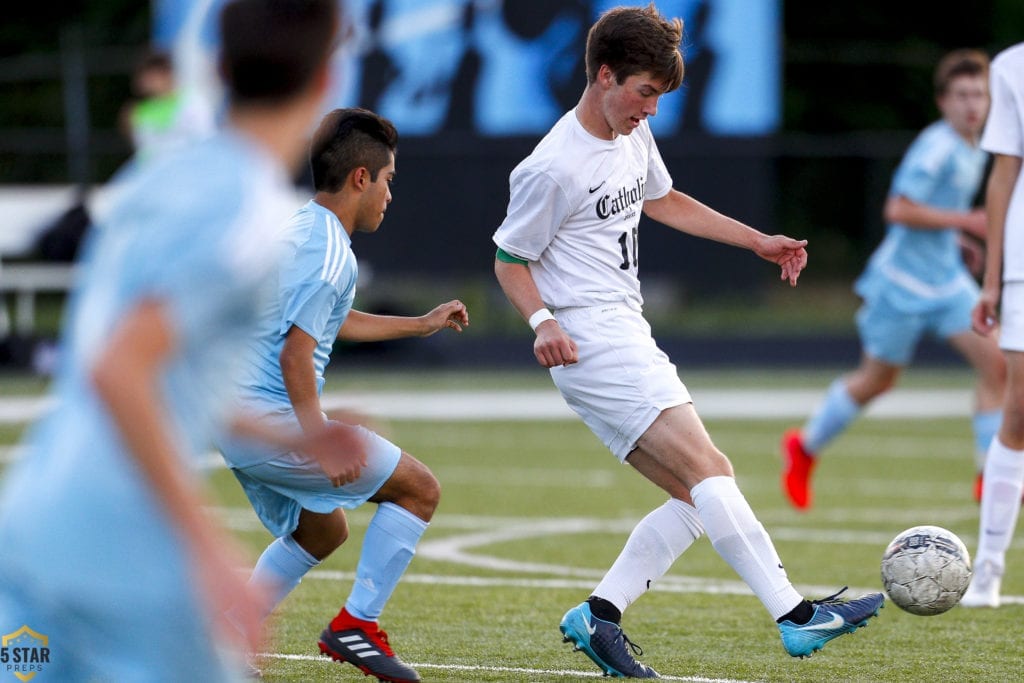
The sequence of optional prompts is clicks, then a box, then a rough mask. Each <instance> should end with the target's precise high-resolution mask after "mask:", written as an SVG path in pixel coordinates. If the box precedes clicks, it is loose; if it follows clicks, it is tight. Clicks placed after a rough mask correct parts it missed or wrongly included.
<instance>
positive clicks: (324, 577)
mask: <svg viewBox="0 0 1024 683" xmlns="http://www.w3.org/2000/svg"><path fill="white" fill-rule="evenodd" d="M217 512H218V514H219V516H220V518H221V519H222V520H224V522H225V524H226V525H227V526H228V527H230V528H231V529H233V530H235V531H254V530H258V529H260V528H262V527H261V526H260V524H259V521H258V520H257V518H256V515H255V513H253V512H252V510H251V509H247V508H218V509H217ZM351 521H352V522H354V524H353V526H360V524H359V522H358V521H357V520H355V519H353V520H351ZM635 524H636V520H635V519H597V518H588V517H549V518H538V519H523V518H514V517H513V518H507V517H488V516H473V515H452V516H445V515H439V516H438V517H437V518H435V520H434V522H433V526H435V527H436V528H437V529H439V530H440V529H445V530H452V529H458V530H459V532H457V533H454V534H450V535H446V536H442V537H440V538H431V537H430V536H429V535H428V536H427V537H426V538H424V539H423V540H422V541H421V542H420V544H419V545H418V546H417V548H416V555H417V556H418V557H420V558H422V559H427V560H433V561H436V562H445V563H448V564H454V565H459V566H461V567H465V568H468V569H480V570H484V571H501V572H509V573H512V574H516V576H508V577H502V576H475V575H465V574H464V575H441V574H418V573H411V574H407V575H405V576H404V577H403V578H402V581H403V582H406V583H410V584H424V585H435V586H442V585H444V586H461V587H467V588H489V587H501V588H520V589H528V590H537V589H541V590H545V589H547V590H556V589H574V590H580V591H589V590H591V589H593V587H594V585H595V584H596V583H597V582H598V581H600V579H601V577H602V576H604V573H605V571H606V570H605V569H603V568H601V569H598V568H587V567H576V566H571V565H563V564H555V563H546V562H525V561H520V560H515V559H511V558H508V557H499V556H496V555H491V554H487V552H486V550H485V548H486V546H489V545H492V544H496V543H504V542H508V541H518V540H524V539H528V538H541V537H551V536H563V535H564V536H571V535H573V534H582V533H607V534H609V535H615V536H624V535H625V534H627V533H629V531H630V530H631V529H632V528H633V526H634V525H635ZM769 533H770V534H771V536H772V538H773V539H775V540H776V541H791V542H801V543H816V544H823V545H829V546H835V545H870V546H873V547H876V548H880V549H881V548H885V546H886V545H887V544H888V543H889V541H891V540H892V535H891V534H889V533H887V532H875V531H851V530H847V529H801V528H795V527H774V526H773V527H771V528H770V530H769ZM963 540H964V542H965V543H967V544H968V545H971V546H973V545H974V544H975V539H974V538H973V537H971V536H967V535H965V536H963ZM879 552H881V551H879ZM551 577H557V578H551ZM306 578H308V579H310V580H319V581H344V582H350V581H354V580H355V574H354V573H352V572H342V571H337V570H330V569H314V570H313V571H311V572H310V573H309V574H307V575H306ZM797 588H798V589H799V590H800V591H801V592H802V593H803V594H805V595H808V596H811V597H812V598H814V597H822V596H825V595H830V594H831V593H834V592H835V591H836V590H837V589H838V588H839V586H835V585H824V584H817V585H816V584H800V585H798V586H797ZM651 590H653V591H659V592H666V593H703V594H711V595H746V596H750V597H753V595H752V593H751V592H750V588H749V587H748V586H747V585H746V584H745V583H743V582H742V581H739V580H736V579H731V578H704V577H694V576H684V575H681V574H678V573H676V574H672V573H670V574H667V575H665V576H663V577H662V578H661V579H659V580H658V582H657V583H655V584H653V585H652V586H651ZM877 590H879V587H878V586H850V587H849V593H848V594H849V595H851V596H858V595H864V594H866V593H872V592H875V591H877ZM1002 600H1003V602H1004V603H1005V604H1022V605H1024V596H1014V595H1004V596H1002Z"/></svg>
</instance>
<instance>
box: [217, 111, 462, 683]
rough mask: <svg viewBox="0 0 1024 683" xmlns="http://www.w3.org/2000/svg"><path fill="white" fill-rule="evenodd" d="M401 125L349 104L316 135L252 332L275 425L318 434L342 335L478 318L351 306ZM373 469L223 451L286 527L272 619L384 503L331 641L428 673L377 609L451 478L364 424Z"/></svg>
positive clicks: (272, 525)
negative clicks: (356, 520)
mask: <svg viewBox="0 0 1024 683" xmlns="http://www.w3.org/2000/svg"><path fill="white" fill-rule="evenodd" d="M397 144H398V134H397V132H396V131H395V128H394V126H393V125H392V124H391V122H390V121H388V120H386V119H383V118H381V117H379V116H377V115H376V114H374V113H372V112H370V111H367V110H364V109H338V110H335V111H332V112H331V113H329V114H328V115H327V116H325V117H324V120H323V121H322V122H321V124H320V126H319V128H318V129H317V131H316V133H315V134H314V136H313V143H312V148H311V152H310V160H311V165H312V170H313V183H314V186H315V187H316V190H317V192H316V195H315V196H314V198H313V199H312V200H310V201H309V202H308V203H307V204H306V205H305V206H304V207H302V209H301V210H299V212H298V213H296V214H295V216H294V217H293V218H292V220H291V221H290V222H289V223H288V225H287V226H286V227H285V228H284V229H283V237H284V241H285V242H286V244H287V248H286V253H285V255H284V258H283V259H282V260H281V261H280V265H279V272H278V280H277V285H278V287H277V291H276V294H275V296H274V297H273V298H272V299H271V301H270V302H269V303H268V305H267V306H266V307H265V308H264V309H263V311H262V314H261V319H260V321H261V322H260V331H259V334H258V335H257V336H256V337H254V340H253V345H254V346H255V348H256V354H255V356H254V359H255V362H253V363H251V364H249V365H248V366H247V368H246V370H245V373H244V378H243V381H242V387H243V388H242V401H243V405H244V408H245V410H246V411H247V412H254V413H256V414H260V415H264V416H265V419H266V420H267V421H269V422H271V423H273V424H279V425H281V426H283V427H286V428H294V429H302V430H305V431H307V432H311V433H316V432H318V431H320V430H322V429H323V427H324V424H325V423H326V422H327V418H326V416H325V415H324V413H323V411H322V410H321V407H320V393H321V391H322V389H323V385H324V369H325V367H326V366H327V363H328V361H329V359H330V353H331V348H332V346H333V345H334V342H335V340H337V339H339V338H340V339H346V340H350V341H380V340H385V339H397V338H400V337H411V336H427V335H431V334H434V333H435V332H437V331H439V330H442V329H445V328H451V329H454V330H456V331H461V330H462V327H463V326H465V325H467V324H468V323H469V317H468V315H467V313H466V307H465V306H464V305H463V304H462V302H460V301H450V302H448V303H445V304H442V305H440V306H438V307H437V308H435V309H434V310H432V311H430V312H429V313H427V314H426V315H423V316H420V317H404V316H380V315H371V314H368V313H363V312H361V311H356V310H352V303H353V301H354V299H355V293H356V280H357V275H358V266H357V264H356V257H355V254H354V252H353V251H352V245H351V235H352V233H353V232H357V231H358V232H369V233H372V232H375V231H376V230H377V228H378V227H380V224H381V221H382V220H383V219H384V212H385V211H386V210H387V207H388V204H389V203H390V202H391V189H390V188H391V182H392V180H393V179H394V176H395V148H396V145H397ZM354 429H358V430H359V432H360V433H361V435H362V438H363V439H364V440H365V442H366V444H367V454H368V455H367V461H366V466H365V467H364V468H363V469H362V471H361V472H360V474H359V476H358V478H356V479H355V480H354V481H345V480H340V479H337V478H331V477H329V476H325V474H324V471H326V472H327V473H328V474H330V473H331V471H330V464H329V463H328V464H326V465H325V466H324V467H323V470H324V471H321V468H319V467H317V466H316V464H315V463H309V462H308V461H307V460H306V459H304V458H301V457H298V456H296V455H295V454H294V453H291V452H288V451H287V450H286V449H285V450H282V449H274V448H267V447H264V446H261V445H260V444H258V443H252V442H242V441H237V440H231V441H227V442H225V443H223V444H222V445H221V450H222V451H223V453H224V457H225V458H226V459H227V461H228V463H229V464H230V465H231V467H232V470H233V471H234V473H235V476H236V477H237V478H238V481H239V482H240V483H241V484H242V488H243V489H245V493H246V495H247V496H248V497H249V500H250V501H251V502H252V504H253V507H254V508H255V510H256V512H257V514H258V515H259V517H260V519H261V520H262V521H263V524H264V526H266V528H267V529H268V530H269V531H270V532H271V533H272V534H273V535H274V536H275V537H276V540H275V541H274V542H273V543H271V544H270V546H268V547H267V549H266V550H265V551H264V552H263V555H262V556H261V557H260V560H259V562H258V563H257V565H256V568H255V570H254V572H253V578H254V580H255V581H257V582H259V583H265V584H267V585H269V586H270V587H271V589H272V595H271V599H270V601H269V602H268V603H266V605H265V611H264V616H266V615H267V614H269V613H270V612H271V611H272V610H273V608H274V607H275V606H276V605H277V604H278V603H280V602H281V600H283V599H284V598H285V596H286V595H287V594H288V593H289V592H291V590H292V589H293V588H295V586H297V585H298V583H299V581H301V579H302V577H303V576H305V574H306V573H307V572H308V571H309V570H310V569H312V568H313V567H315V566H316V565H317V564H319V563H320V561H322V560H324V559H325V558H326V557H327V556H328V555H330V554H331V553H332V552H333V551H334V550H335V549H336V548H338V547H339V546H340V545H341V544H342V543H344V542H345V540H346V538H347V537H348V523H347V520H346V517H345V512H344V509H345V508H354V507H358V506H359V505H362V504H363V503H365V502H367V501H372V502H374V503H377V504H378V508H377V512H376V514H375V515H374V516H373V519H372V520H371V521H370V525H369V527H368V528H367V530H366V537H365V539H364V541H363V547H362V553H361V555H360V558H359V565H358V567H357V569H356V580H355V585H354V586H353V588H352V592H351V594H350V595H349V597H348V600H347V601H346V603H345V606H344V607H343V608H342V609H341V611H340V612H339V613H338V615H337V616H336V617H335V618H334V619H333V620H332V621H331V623H330V625H329V626H328V627H327V628H326V629H324V631H323V633H322V634H321V636H320V643H319V646H320V649H321V651H323V652H324V653H325V654H328V655H330V656H332V657H333V658H334V659H337V660H340V661H348V662H351V663H352V664H354V665H355V666H357V667H359V668H360V669H362V670H363V671H364V672H366V673H367V674H370V675H374V676H377V677H379V678H380V679H381V680H387V681H399V682H401V681H418V680H419V676H418V675H417V673H416V671H415V670H413V669H412V668H411V667H409V666H407V665H406V664H404V663H403V662H402V661H401V660H400V659H399V658H398V657H397V656H395V654H394V652H393V650H392V649H391V647H390V646H389V645H388V641H387V634H386V633H385V632H384V631H382V630H380V628H379V625H378V618H379V617H380V614H381V612H382V611H383V609H384V605H385V603H386V602H387V600H388V598H389V597H390V596H391V594H392V592H393V591H394V589H395V586H396V585H397V583H398V581H399V579H400V578H401V576H402V574H403V573H404V572H405V569H406V567H407V566H408V565H409V562H410V561H411V560H412V556H413V553H414V552H415V548H416V544H417V542H418V541H419V539H420V537H421V536H422V535H423V532H424V531H426V529H427V525H428V523H429V521H430V519H431V517H432V516H433V514H434V510H435V508H436V507H437V503H438V501H439V499H440V485H439V484H438V482H437V480H436V479H435V478H434V475H433V474H431V472H430V470H429V469H427V467H426V466H425V465H423V464H422V463H421V462H419V461H418V460H416V459H415V458H413V457H412V456H411V455H409V454H408V453H403V452H402V451H401V449H400V448H399V447H398V446H396V445H394V444H392V443H390V442H389V441H387V440H386V439H384V438H383V437H381V436H378V435H377V434H375V433H374V432H372V431H370V430H367V429H365V428H361V427H359V428H354Z"/></svg>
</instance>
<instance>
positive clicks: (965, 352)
mask: <svg viewBox="0 0 1024 683" xmlns="http://www.w3.org/2000/svg"><path fill="white" fill-rule="evenodd" d="M987 72H988V58H987V57H986V56H985V54H984V53H982V52H978V51H977V50H955V51H953V52H951V53H949V54H948V55H946V56H945V57H943V59H942V60H941V61H940V62H939V64H938V65H937V66H936V68H935V79H934V80H935V102H936V104H937V105H938V108H939V111H940V112H941V114H942V118H941V119H940V120H939V121H936V122H935V123H933V124H931V125H930V126H928V127H927V128H925V129H924V131H922V132H921V134H920V135H918V136H917V138H916V139H915V140H914V142H913V144H911V146H910V148H909V149H908V150H907V152H906V154H905V155H904V157H903V160H902V161H901V162H900V165H899V167H898V168H897V169H896V173H895V175H894V176H893V181H892V187H891V189H890V190H889V197H888V199H887V200H886V203H885V220H886V222H887V223H888V228H887V230H886V234H885V239H884V240H883V241H882V243H881V244H880V245H879V246H878V248H877V249H876V250H875V252H874V254H872V256H871V260H870V261H869V262H868V266H867V268H866V269H865V271H864V273H863V274H862V275H861V276H860V278H859V279H858V280H857V282H856V284H855V285H854V289H855V290H856V292H857V294H859V295H860V296H861V297H862V298H863V300H864V304H863V306H862V307H861V309H860V311H858V313H857V329H858V331H859V333H860V338H861V345H862V347H863V358H862V359H861V362H860V366H859V367H858V368H857V369H856V370H854V371H853V372H851V373H849V374H848V375H846V376H844V377H840V378H838V379H836V380H835V381H834V382H833V383H832V385H831V386H830V387H829V390H828V393H827V394H826V396H825V400H824V401H823V402H822V404H821V405H820V406H819V407H818V408H817V409H816V411H815V412H814V414H813V415H812V416H811V418H810V419H809V420H808V421H807V424H806V425H804V427H803V429H801V430H797V429H792V430H789V431H788V432H786V434H785V435H784V436H783V438H782V452H783V460H784V462H785V466H784V470H783V474H782V490H783V492H784V493H785V495H786V498H787V500H789V502H790V503H791V504H792V505H793V507H795V508H796V509H798V510H805V509H807V508H809V507H810V506H811V503H812V492H811V474H812V472H813V470H814V466H815V465H816V463H817V462H818V456H819V455H820V453H821V451H822V449H823V448H824V447H825V446H827V445H828V444H829V443H831V441H832V440H833V439H835V438H836V437H837V436H839V435H840V434H841V433H842V432H843V431H844V430H845V429H846V428H847V427H848V426H849V425H850V423H852V422H853V420H855V419H856V418H857V416H858V415H859V414H860V411H861V410H862V409H863V408H864V407H865V406H867V405H868V404H869V403H870V402H871V401H873V400H874V399H876V398H877V397H878V396H880V395H882V394H884V393H885V392H886V391H888V390H889V389H890V388H892V386H893V385H894V384H895V383H896V380H897V379H898V378H899V376H900V373H901V372H902V370H903V368H904V367H906V366H907V364H908V363H910V360H911V358H912V357H913V354H914V350H915V349H916V348H917V345H918V343H919V342H920V340H921V338H922V337H923V336H924V335H926V334H931V335H933V336H935V337H938V338H940V339H943V340H945V341H947V342H948V343H949V344H950V345H951V346H952V347H953V348H954V349H956V350H957V351H958V352H959V353H960V354H961V355H962V356H963V357H964V358H965V359H966V360H967V361H968V362H969V363H970V364H971V366H973V368H974V370H975V372H976V373H977V376H978V378H977V382H976V389H975V406H974V417H973V420H972V424H973V429H974V440H975V448H974V452H975V459H976V463H977V469H978V481H977V483H976V487H975V488H976V493H975V495H976V497H978V498H980V493H981V468H982V466H983V465H984V459H985V452H986V451H987V450H988V447H989V444H990V443H991V442H992V437H993V436H994V435H995V433H996V430H997V429H998V428H999V420H1000V412H999V406H1000V405H1001V403H1002V400H1003V391H1004V388H1005V384H1006V366H1005V363H1004V361H1003V356H1002V354H1001V353H1000V352H999V348H998V345H997V344H996V342H995V341H994V340H993V339H986V338H984V337H979V336H978V335H976V334H974V333H973V332H971V308H972V307H973V306H974V304H975V303H976V302H977V299H978V286H977V283H975V281H974V278H973V277H972V276H971V274H970V273H969V272H968V270H967V267H966V266H965V265H964V261H963V259H962V258H961V252H960V246H959V242H958V238H959V237H960V233H961V231H963V232H964V233H966V234H968V235H970V236H971V237H973V238H977V239H980V240H984V239H985V212H984V210H983V209H973V210H972V209H971V202H972V200H973V199H974V195H975V194H976V193H977V191H978V187H979V185H980V184H981V178H982V175H983V173H984V169H985V163H986V159H987V155H986V154H985V152H984V151H983V150H982V149H980V148H979V147H978V137H979V135H980V134H981V128H982V126H983V125H984V123H985V114H986V112H987V111H988V84H987V82H986V78H987V75H988V74H987Z"/></svg>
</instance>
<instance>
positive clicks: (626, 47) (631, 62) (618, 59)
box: [586, 3, 683, 92]
mask: <svg viewBox="0 0 1024 683" xmlns="http://www.w3.org/2000/svg"><path fill="white" fill-rule="evenodd" d="M682 39H683V21H682V19H678V18H676V19H672V20H668V19H665V18H664V17H663V16H661V14H659V13H658V10H657V8H656V7H655V6H654V3H651V4H650V5H648V6H647V7H616V8H614V9H610V10H608V11H607V12H605V13H604V14H602V15H601V17H600V18H599V19H598V20H597V22H596V23H595V24H594V25H593V26H591V27H590V32H589V33H588V34H587V52H586V62H587V83H593V82H594V81H595V80H597V72H598V71H599V70H600V69H601V65H602V64H607V65H608V67H609V68H610V69H611V70H612V73H613V74H615V80H616V82H618V83H622V82H623V81H625V80H626V79H627V78H629V77H630V76H633V75H635V74H638V73H643V72H647V73H649V74H650V75H651V76H652V77H654V78H656V79H657V80H659V81H662V82H663V83H664V84H665V86H666V92H670V91H672V90H675V89H676V88H678V87H679V86H680V85H681V84H682V82H683V55H682V53H680V52H679V43H680V42H681V41H682Z"/></svg>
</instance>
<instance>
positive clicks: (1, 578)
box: [0, 0, 355, 681]
mask: <svg viewBox="0 0 1024 683" xmlns="http://www.w3.org/2000/svg"><path fill="white" fill-rule="evenodd" d="M337 26H338V17H337V3H336V2H335V0H236V1H234V2H230V3H228V4H227V5H226V6H225V8H224V10H223V12H222V14H221V45H222V50H221V60H220V65H221V73H222V75H223V76H224V79H225V81H226V83H225V86H226V90H227V93H228V96H229V106H228V111H227V120H228V123H227V127H226V129H225V130H223V131H221V132H219V133H217V134H215V135H213V136H212V137H210V138H207V139H204V140H202V141H201V142H197V143H194V144H186V145H184V146H182V147H181V148H177V149H175V150H174V151H168V152H167V154H166V155H161V156H160V157H159V158H156V159H153V160H152V161H151V162H150V163H148V164H143V165H141V166H137V167H136V168H134V169H133V170H131V171H129V172H128V173H127V174H126V175H125V176H124V177H122V178H121V180H120V183H119V186H118V187H117V188H116V189H115V190H114V192H115V198H114V199H113V200H112V203H111V207H110V209H109V211H107V212H105V213H104V214H103V215H102V216H101V217H99V218H98V220H97V223H96V225H95V226H94V227H93V228H92V229H91V234H90V237H89V242H88V245H87V250H86V256H85V259H84V262H83V269H84V278H83V280H82V281H81V282H80V283H79V285H78V287H77V288H76V290H75V293H74V295H73V301H72V305H71V307H70V309H69V318H68V321H67V324H66V325H65V330H64V334H63V339H62V344H63V349H62V353H63V359H62V365H61V368H60V372H59V374H58V377H57V380H56V388H55V392H54V393H55V397H54V398H55V402H54V403H55V405H54V407H53V409H52V410H51V411H50V413H49V414H48V415H47V416H46V417H45V418H44V419H43V420H42V421H41V422H40V423H39V424H37V425H36V426H35V427H34V428H33V429H32V430H31V432H30V435H29V436H28V437H27V439H26V441H25V451H26V452H25V454H24V455H23V456H22V457H21V458H20V459H19V460H18V462H16V463H15V464H14V465H13V466H12V467H11V468H10V470H9V471H8V472H7V473H6V475H5V481H4V487H3V490H2V492H0V549H2V550H0V632H2V633H9V632H13V631H16V630H18V629H19V628H20V627H22V626H26V627H28V628H30V629H32V630H34V631H35V632H37V633H40V634H43V635H45V636H47V638H48V647H49V653H50V657H49V662H48V663H47V664H46V667H45V670H43V671H37V672H35V673H40V674H42V675H40V677H39V680H44V679H45V680H51V681H98V680H104V681H224V680H229V679H232V678H235V677H236V675H237V674H238V673H239V671H240V662H237V663H235V664H232V662H230V661H226V660H225V658H224V657H223V652H222V651H221V648H222V646H224V644H225V642H226V641H225V638H230V637H231V636H234V637H235V638H237V632H236V631H235V628H234V627H233V626H229V625H228V624H227V623H226V622H225V621H224V620H223V613H224V611H225V610H226V609H227V607H228V606H229V605H231V604H241V605H243V607H244V606H248V605H255V604H256V602H257V601H256V600H255V599H253V598H252V597H251V596H250V594H249V591H248V590H247V589H246V585H245V582H244V580H242V579H240V577H239V576H238V572H237V570H238V568H239V566H241V564H242V563H241V562H239V561H238V560H237V559H236V555H235V553H234V552H232V551H233V549H234V547H235V544H234V543H233V542H232V540H231V538H230V536H228V535H227V534H226V533H225V532H223V531H221V530H220V529H219V528H218V526H217V525H216V523H215V521H214V520H213V519H211V518H210V517H209V516H208V515H207V514H206V512H205V507H206V500H205V499H204V497H203V496H201V495H199V485H198V482H197V481H195V479H196V478H195V476H194V473H195V471H196V470H198V469H199V467H200V464H201V460H202V458H203V456H204V454H205V452H206V450H207V449H208V448H209V446H210V443H211V440H212V438H213V436H214V434H216V433H218V432H219V431H221V430H223V429H224V428H225V427H226V426H227V422H228V420H229V419H230V417H231V413H230V409H231V408H232V407H233V405H234V404H233V402H232V400H231V397H232V388H233V386H234V382H235V377H234V371H236V370H237V369H238V368H237V363H236V361H237V359H238V358H239V349H238V340H239V339H246V338H247V337H248V336H249V335H251V334H252V333H253V332H254V329H255V321H256V311H257V309H258V301H259V293H260V292H261V291H262V290H263V288H264V286H265V285H266V284H267V280H268V276H269V275H270V274H271V267H272V265H273V263H274V261H275V259H276V257H277V251H278V244H277V242H276V241H275V240H274V239H273V234H274V231H275V230H276V228H277V226H278V225H279V221H281V220H284V219H285V218H286V217H287V214H288V212H289V211H290V210H291V208H292V202H293V197H294V195H293V192H292V188H291V183H290V181H289V175H290V173H291V171H292V170H293V167H294V166H295V165H296V164H297V162H298V161H299V160H300V159H301V157H302V150H303V146H304V137H305V135H306V132H307V130H308V129H309V126H310V124H311V123H312V122H313V119H314V117H315V116H316V114H317V113H318V111H319V110H320V107H321V102H322V100H323V96H324V94H325V93H326V91H327V87H328V85H329V77H328V68H327V63H328V58H329V56H330V52H331V50H332V47H333V45H334V43H335V40H336V29H337ZM239 424H241V423H239ZM250 426H255V425H250ZM263 431H265V430H263ZM328 431H329V430H328ZM347 433H348V431H347V430H345V431H341V432H338V433H337V434H333V435H329V436H331V438H333V439H335V441H336V440H337V439H338V438H341V439H342V440H344V439H345V437H346V435H347ZM278 435H279V436H283V434H282V433H280V432H278ZM353 443H355V442H353ZM291 447H300V446H298V444H297V442H293V443H292V444H291ZM348 457H350V458H351V456H348ZM349 462H350V463H352V464H354V463H355V459H354V458H351V459H350V461H349ZM351 472H352V469H351V468H349V469H347V470H346V469H345V468H342V469H341V470H339V476H341V477H343V478H347V477H348V476H349V475H350V474H351ZM235 617H236V618H235V622H236V625H238V624H241V625H242V630H243V631H244V632H245V633H246V634H247V635H248V636H249V642H248V643H247V646H248V647H254V646H255V645H256V640H257V638H256V634H257V633H258V630H259V620H258V618H257V616H256V615H255V610H254V609H248V610H245V609H243V610H242V611H241V612H240V613H236V615H235ZM218 624H219V626H220V628H218V627H217V626H215V625H218Z"/></svg>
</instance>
